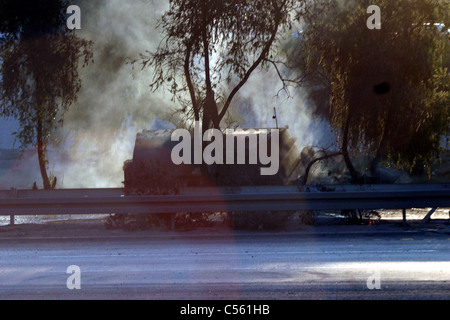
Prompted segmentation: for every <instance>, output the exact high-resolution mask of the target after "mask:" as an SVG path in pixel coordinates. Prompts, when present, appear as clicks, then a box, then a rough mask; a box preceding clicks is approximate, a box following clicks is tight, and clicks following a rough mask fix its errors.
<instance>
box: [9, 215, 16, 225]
mask: <svg viewBox="0 0 450 320" xmlns="http://www.w3.org/2000/svg"><path fill="white" fill-rule="evenodd" d="M15 220H16V219H15V216H14V215H10V216H9V224H10V225H11V226H13V225H14V222H15Z"/></svg>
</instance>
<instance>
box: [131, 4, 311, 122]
mask: <svg viewBox="0 0 450 320" xmlns="http://www.w3.org/2000/svg"><path fill="white" fill-rule="evenodd" d="M305 2H306V1H304V0H297V1H295V0H170V8H169V10H168V11H167V12H166V13H165V14H164V15H163V16H162V17H161V19H160V20H159V28H161V29H162V31H163V33H164V35H165V39H164V40H163V41H162V42H161V44H160V46H159V47H158V49H157V50H156V52H147V53H146V54H142V55H141V59H140V61H141V62H142V67H143V68H145V67H148V66H151V67H153V68H154V79H153V80H154V81H153V83H151V88H152V90H157V89H160V88H169V90H170V92H171V93H172V94H173V97H174V99H175V100H177V101H178V102H179V103H180V105H181V108H180V111H181V112H182V113H183V114H184V116H185V117H186V118H187V119H190V120H196V121H202V122H203V129H204V130H206V129H208V128H210V127H215V128H220V124H221V121H222V120H223V119H224V117H225V116H226V114H227V111H228V110H229V107H230V105H231V103H232V101H233V98H234V97H235V96H236V94H237V93H238V92H239V91H240V90H241V89H242V87H243V86H244V85H245V84H246V83H247V81H248V79H249V78H250V76H251V75H252V74H253V72H254V71H255V70H257V69H258V68H267V67H268V66H270V65H271V64H275V63H276V62H277V61H275V60H274V59H273V52H274V50H275V48H276V43H277V41H278V40H279V38H280V35H281V34H282V33H283V31H285V30H287V29H289V27H290V26H291V22H292V19H293V17H294V14H300V13H301V11H302V8H303V6H304V3H305ZM133 62H136V61H133Z"/></svg>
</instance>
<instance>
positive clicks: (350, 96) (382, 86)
mask: <svg viewBox="0 0 450 320" xmlns="http://www.w3.org/2000/svg"><path fill="white" fill-rule="evenodd" d="M369 5H378V6H379V7H380V8H381V12H382V28H381V30H369V29H368V28H367V26H366V21H367V19H368V17H369V15H368V14H367V8H368V7H369ZM449 9H450V8H449V3H448V2H445V1H435V0H396V1H389V0H370V1H369V0H358V1H356V0H355V1H336V0H324V1H319V2H316V3H315V5H312V6H311V8H310V10H309V11H308V14H306V15H304V20H303V23H304V29H303V31H302V32H301V33H299V36H298V38H297V39H296V40H295V42H296V45H295V46H294V47H293V48H294V49H293V50H292V51H291V56H292V58H293V60H292V63H293V65H294V66H295V67H296V68H297V70H298V71H300V73H301V77H304V78H305V79H306V80H305V83H306V84H307V85H308V86H309V87H310V97H311V98H312V99H313V100H314V101H315V102H316V104H317V108H316V110H315V113H316V115H318V116H320V117H322V118H325V119H327V120H328V121H329V123H330V124H331V127H332V128H333V130H334V131H335V133H336V136H337V142H338V145H339V146H340V149H341V151H342V153H343V155H344V157H345V159H346V163H347V165H348V167H349V169H350V172H351V173H352V176H353V178H355V179H356V178H358V172H356V170H355V168H354V167H353V165H352V161H351V160H350V156H349V151H353V152H354V153H356V152H358V153H363V154H366V155H367V154H368V155H372V157H373V159H374V161H373V162H372V171H373V170H374V169H375V168H376V165H377V164H378V161H379V160H380V159H383V158H384V159H385V158H387V157H390V158H391V159H393V160H395V162H397V163H398V164H401V165H405V166H410V167H411V166H413V165H414V164H415V163H416V162H417V161H425V162H426V161H430V160H431V159H432V157H434V156H436V155H437V154H438V153H439V151H440V145H441V139H442V136H443V135H448V133H449V128H450V127H449V126H450V109H449V106H450V100H449V99H450V96H449V83H450V81H449V70H448V68H447V67H448V64H447V63H448V55H449V51H448V50H449V43H448V39H449V38H448V32H446V28H447V27H445V28H442V26H441V27H440V28H438V27H436V26H434V24H435V23H444V24H445V25H446V26H450V23H449V19H448V14H449V12H450V10H449ZM446 61H447V62H446Z"/></svg>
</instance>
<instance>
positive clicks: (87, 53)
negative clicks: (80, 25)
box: [0, 0, 93, 189]
mask: <svg viewBox="0 0 450 320" xmlns="http://www.w3.org/2000/svg"><path fill="white" fill-rule="evenodd" d="M66 8H67V3H66V2H65V1H62V0H48V1H31V0H20V1H8V0H1V1H0V21H1V22H0V34H1V35H2V38H0V56H1V59H2V69H1V77H2V78H1V83H0V85H1V86H0V89H1V91H0V99H1V101H2V106H1V109H0V112H1V115H2V116H4V117H14V118H16V119H17V120H19V122H20V131H19V132H18V133H16V137H17V139H18V140H19V142H20V144H21V148H22V149H24V148H27V147H29V146H30V145H33V146H35V147H36V149H37V153H38V160H39V168H40V172H41V176H42V180H43V185H44V189H51V188H52V187H53V188H54V187H55V183H56V180H54V181H50V179H49V175H48V172H47V148H48V146H49V144H50V143H51V139H52V133H53V132H54V130H55V129H56V128H57V126H58V125H62V123H63V116H64V113H65V111H67V109H68V108H69V106H70V105H72V104H73V103H74V102H75V101H76V100H77V94H78V92H79V90H80V87H81V79H80V75H79V65H80V62H82V65H83V67H84V66H86V65H87V64H88V63H89V62H90V61H91V60H92V56H93V55H92V49H91V48H92V43H91V42H89V41H87V40H84V39H81V38H78V37H77V36H76V35H75V33H74V32H72V31H69V30H68V29H67V27H66V21H65V10H66Z"/></svg>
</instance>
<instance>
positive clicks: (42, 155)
mask: <svg viewBox="0 0 450 320" xmlns="http://www.w3.org/2000/svg"><path fill="white" fill-rule="evenodd" d="M36 130H37V152H38V159H39V169H40V171H41V176H42V182H43V184H44V190H50V189H51V185H50V179H49V178H48V174H47V159H46V145H45V142H44V140H43V134H42V121H41V120H40V119H39V120H38V123H37V128H36Z"/></svg>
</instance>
